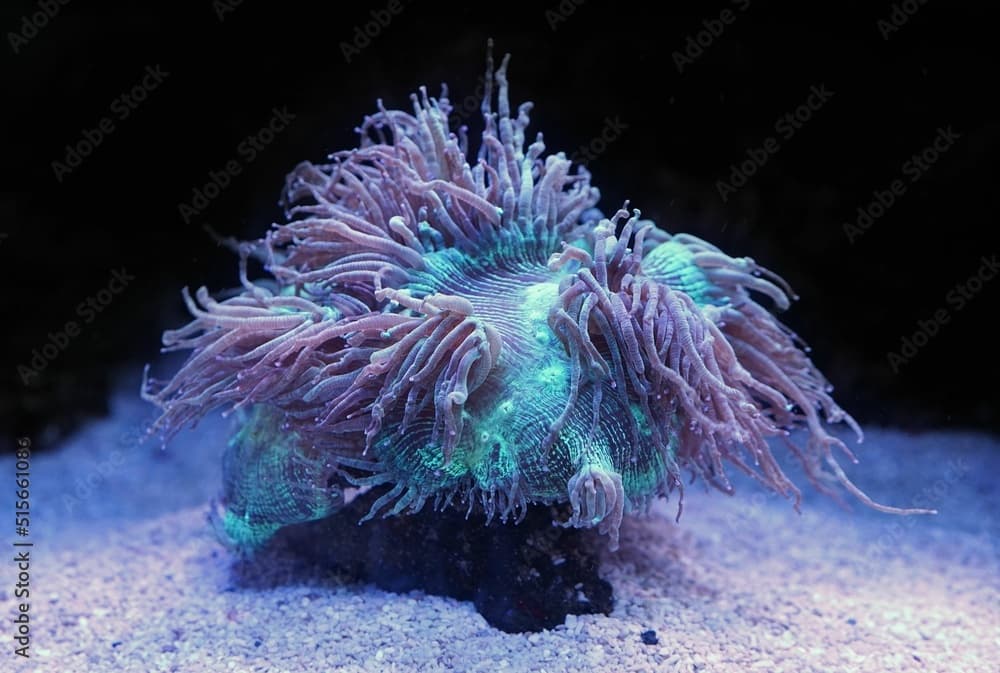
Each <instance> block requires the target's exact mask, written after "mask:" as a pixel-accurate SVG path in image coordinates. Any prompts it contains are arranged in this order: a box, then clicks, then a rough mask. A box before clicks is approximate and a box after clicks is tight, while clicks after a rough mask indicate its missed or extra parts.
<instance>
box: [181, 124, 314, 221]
mask: <svg viewBox="0 0 1000 673" xmlns="http://www.w3.org/2000/svg"><path fill="white" fill-rule="evenodd" d="M294 120H295V115H294V114H292V113H291V112H289V111H288V106H287V105H285V106H282V107H281V109H278V108H276V107H275V108H271V118H270V119H269V120H268V121H267V123H266V124H264V126H262V127H260V128H259V129H257V131H256V132H255V133H252V134H250V135H248V136H247V137H245V138H244V139H243V140H241V141H240V142H239V143H238V144H237V145H236V156H235V157H233V158H232V159H230V160H229V161H227V162H226V163H225V164H223V166H222V168H221V169H219V170H215V169H212V170H210V171H209V172H208V182H206V183H205V184H203V185H201V186H200V187H192V188H191V199H190V200H189V201H181V202H180V203H178V204H177V213H178V214H179V215H180V217H181V220H183V221H184V224H190V222H191V219H192V218H193V217H195V216H197V215H201V214H202V213H203V212H205V210H206V209H207V208H208V206H209V205H211V203H212V201H214V200H215V199H217V198H219V195H220V194H222V192H223V190H225V189H226V188H227V187H229V185H231V184H232V183H233V178H235V177H236V176H237V175H239V174H240V173H242V172H243V169H244V168H246V167H247V166H248V165H250V164H251V163H252V162H253V161H254V160H255V159H256V158H257V156H258V155H259V154H260V153H261V152H262V151H264V148H265V147H267V146H268V145H270V144H271V143H273V142H274V139H275V138H277V137H278V134H280V133H281V132H282V131H284V130H285V129H287V128H288V125H289V124H290V123H291V122H292V121H294Z"/></svg>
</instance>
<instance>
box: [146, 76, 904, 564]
mask: <svg viewBox="0 0 1000 673" xmlns="http://www.w3.org/2000/svg"><path fill="white" fill-rule="evenodd" d="M507 66H508V58H507V57H505V58H504V59H503V61H502V63H501V64H500V66H499V67H498V68H494V64H493V62H492V58H491V57H488V63H487V72H486V94H485V96H484V99H483V102H482V118H483V123H484V130H483V131H482V141H481V143H480V144H479V147H478V150H477V151H476V152H475V154H472V153H471V151H470V147H469V144H470V143H469V138H468V131H467V129H466V128H464V127H463V128H460V129H456V130H450V129H449V128H448V123H447V120H448V116H449V113H450V111H451V106H450V104H449V101H448V96H447V89H446V88H444V89H443V91H442V94H441V96H440V97H438V98H433V97H430V96H428V94H427V92H426V90H425V89H423V88H422V89H420V92H419V94H417V95H413V96H412V97H411V98H412V111H411V112H405V111H399V110H388V109H386V108H385V107H384V106H383V105H382V103H381V101H380V102H379V104H378V112H377V113H376V114H373V115H372V116H369V117H367V118H366V119H365V120H364V122H363V124H362V125H361V127H360V128H359V129H358V130H359V135H360V143H359V147H358V148H356V149H352V150H349V151H344V152H338V153H335V154H333V155H331V156H330V160H329V163H325V164H318V165H317V164H313V163H308V162H306V163H302V164H300V165H299V166H297V167H296V168H295V169H294V170H293V171H292V173H291V174H290V175H289V176H288V179H287V183H286V186H285V190H284V195H283V203H284V204H285V206H286V210H287V215H288V222H287V223H285V224H279V225H275V226H274V228H273V229H272V230H271V231H269V232H268V234H267V235H266V237H264V238H263V239H261V240H259V241H255V242H251V243H244V244H240V246H239V250H240V253H241V264H240V279H241V283H242V291H241V292H240V294H238V295H237V296H232V297H230V298H227V299H225V300H222V301H218V300H216V299H213V298H212V296H211V295H210V294H209V292H208V290H206V289H205V288H204V287H203V288H200V289H198V290H197V291H196V292H195V293H194V296H191V294H190V293H189V291H188V290H187V289H185V290H184V292H183V297H184V301H185V302H186V304H187V307H188V309H189V310H190V312H191V315H192V316H193V320H192V321H191V322H190V323H189V324H187V325H186V326H184V327H181V328H180V329H176V330H170V331H167V332H166V333H165V334H164V337H163V341H164V344H165V349H164V350H165V351H177V350H185V351H190V355H189V357H188V359H187V361H186V363H185V364H184V365H183V366H182V367H181V368H180V370H179V371H177V372H176V374H174V376H173V377H172V378H170V379H169V380H157V379H151V378H149V377H148V372H147V376H146V377H144V382H143V395H144V396H145V397H146V399H148V400H150V401H152V402H153V403H155V404H157V405H158V406H159V407H160V408H161V410H162V414H161V416H160V417H159V419H158V421H157V422H156V424H155V426H154V428H153V429H152V430H151V431H152V432H159V433H161V434H162V435H163V436H164V437H165V438H169V437H171V436H173V435H174V434H175V433H176V432H177V431H179V430H180V429H181V428H183V427H185V426H187V425H190V424H193V423H195V422H196V421H197V420H198V419H199V418H201V417H202V416H204V415H205V414H206V413H207V412H209V411H210V410H212V409H216V408H218V407H224V408H226V409H227V410H228V411H230V412H232V411H237V412H238V413H239V414H240V418H241V419H242V420H241V427H240V430H239V432H237V434H236V435H235V436H234V438H233V440H232V442H231V444H230V446H229V448H228V450H227V453H226V457H225V462H224V473H225V483H224V488H223V496H222V500H221V502H220V506H219V511H218V522H219V525H220V526H221V529H222V531H223V532H224V533H225V535H226V536H227V538H228V539H229V540H230V541H232V543H233V544H234V545H235V546H237V547H239V548H244V549H247V548H254V547H257V546H259V545H260V544H261V543H262V542H263V541H265V540H266V539H267V538H268V537H269V536H270V535H272V534H273V533H274V532H275V531H276V530H278V529H279V528H281V527H282V526H285V525H288V524H292V523H297V522H302V521H308V520H313V519H318V518H322V517H326V516H329V515H331V514H334V513H336V512H337V511H338V509H339V508H340V507H341V506H342V505H343V503H344V489H345V488H359V489H369V488H374V487H382V489H383V491H384V493H382V495H381V497H379V498H378V499H377V500H376V501H375V503H374V505H373V506H372V508H371V511H370V512H369V514H368V517H373V516H376V515H383V516H386V515H396V514H402V513H406V512H412V511H417V510H419V509H421V508H422V507H424V506H425V505H427V504H429V503H430V504H432V505H433V506H434V507H446V506H450V505H459V504H461V505H462V506H464V507H466V508H468V511H469V512H472V511H474V510H475V511H481V512H484V513H485V515H486V517H487V518H488V519H489V518H493V517H499V518H501V519H503V520H507V519H519V518H520V517H523V515H524V512H525V510H526V508H527V507H529V506H530V505H533V504H538V503H542V504H553V503H568V505H569V507H568V509H567V510H566V511H567V512H568V514H567V515H566V516H567V517H568V518H567V520H565V521H562V522H561V523H563V524H565V525H569V526H576V527H595V528H597V530H599V531H600V532H601V533H604V534H607V535H608V536H609V546H610V547H611V548H612V549H614V548H616V547H617V545H618V533H619V527H620V525H621V522H622V518H623V516H624V515H625V514H626V513H630V512H636V511H642V510H644V509H646V508H647V507H648V505H649V503H650V502H651V501H652V500H653V499H654V498H656V497H659V496H669V495H670V494H671V493H672V492H673V491H675V490H677V491H680V492H679V493H678V502H679V503H680V502H681V498H682V495H683V493H682V480H683V479H685V475H687V476H690V477H692V478H694V477H701V478H702V479H703V480H704V481H705V482H707V483H709V484H711V485H713V486H715V487H717V488H718V489H721V490H722V491H725V492H727V493H731V492H732V490H733V488H732V486H731V484H730V482H729V480H728V479H727V476H726V467H727V465H728V466H731V467H734V468H736V469H738V470H740V471H742V472H745V473H747V474H748V475H752V476H753V477H754V478H756V479H757V480H759V481H760V482H761V483H762V484H763V485H764V486H765V487H767V488H769V489H771V490H773V491H775V492H777V493H779V494H782V495H784V496H786V497H789V498H790V499H792V500H794V501H795V503H796V507H797V506H798V501H799V498H800V492H799V490H798V489H797V487H796V486H795V485H794V484H793V483H792V481H791V480H790V479H789V478H788V477H787V476H786V474H785V473H784V472H783V470H782V469H781V467H779V465H778V462H777V461H776V460H775V457H774V455H773V454H772V451H771V448H770V445H769V442H768V440H769V438H774V437H778V438H781V439H782V440H784V444H785V445H786V446H787V447H788V449H789V450H790V451H791V452H792V453H793V454H794V455H795V456H796V457H797V458H798V460H799V462H800V463H801V465H802V467H803V469H804V473H805V475H806V476H807V478H808V479H809V480H810V481H811V482H812V483H813V484H814V485H815V486H816V487H817V488H819V489H821V490H823V491H825V492H828V493H834V492H835V491H834V489H833V487H834V486H835V485H836V484H837V483H839V484H840V485H841V486H843V487H844V488H846V489H847V490H848V491H849V492H851V493H852V494H854V495H855V496H857V497H858V498H859V499H860V500H862V501H863V502H865V503H866V504H868V505H870V506H872V507H876V508H878V509H881V510H883V511H887V512H895V513H904V514H909V513H916V512H920V511H922V510H902V509H896V508H892V507H886V506H883V505H879V504H877V503H875V502H873V501H871V500H870V499H869V498H868V497H867V496H865V495H864V494H863V493H862V492H861V491H860V490H859V489H858V488H856V487H855V486H854V485H853V484H852V483H851V481H850V480H849V479H848V477H847V476H846V475H845V473H844V471H843V470H842V469H841V467H840V466H839V465H838V463H837V459H836V458H837V457H836V455H835V454H837V453H838V452H839V453H840V454H842V456H843V457H846V458H847V459H848V460H851V461H854V460H855V458H854V456H853V455H852V453H851V451H850V450H849V449H848V448H847V447H846V446H845V444H844V443H843V442H842V441H841V440H840V439H838V438H837V437H835V436H834V435H832V434H830V433H829V432H828V431H827V430H826V428H825V424H826V423H844V424H847V425H848V426H849V427H850V428H851V429H853V430H854V432H855V433H856V434H857V437H858V440H859V441H860V439H861V430H860V429H859V427H858V426H857V424H856V423H855V422H854V420H853V419H852V418H851V417H850V416H849V415H848V414H846V413H845V412H844V411H843V410H842V409H841V408H840V407H839V406H837V404H836V403H835V402H834V400H833V399H832V397H831V396H830V393H831V390H832V388H831V386H830V385H829V383H828V382H827V380H826V379H825V378H824V377H823V375H822V374H821V373H820V372H819V371H817V369H816V367H815V366H814V365H813V364H812V362H811V361H810V359H809V357H808V356H807V355H806V349H805V346H804V344H803V343H802V341H801V340H800V339H799V338H798V337H797V336H796V335H795V334H793V333H792V332H791V331H790V330H789V329H788V328H787V327H785V326H784V325H782V324H781V323H780V322H778V320H776V319H775V317H774V315H773V314H772V312H771V311H770V310H768V309H767V308H765V307H764V306H763V305H762V304H761V303H760V302H765V303H770V304H771V305H772V306H773V308H774V309H777V310H784V309H786V308H788V306H789V303H790V300H791V299H793V298H794V296H793V294H792V292H791V291H790V289H789V288H788V286H787V285H786V284H785V283H784V281H782V279H781V278H779V277H778V276H776V275H775V274H773V273H771V272H770V271H768V270H766V269H764V268H763V267H761V266H759V265H758V264H757V263H756V262H754V260H752V259H750V258H746V257H731V256H729V255H727V254H725V253H724V252H722V251H721V250H719V249H718V248H716V247H715V246H713V245H711V244H709V243H707V242H705V241H703V240H700V239H698V238H696V237H694V236H690V235H686V234H677V235H671V234H668V233H667V232H665V231H664V230H662V229H660V228H657V227H656V226H655V225H654V224H653V223H652V222H650V221H648V220H643V219H641V215H640V212H639V211H638V210H629V209H628V204H626V205H625V207H623V208H622V209H620V210H618V211H617V212H615V213H614V214H613V215H612V216H611V217H610V218H606V217H603V216H602V215H600V213H599V212H598V211H597V210H596V209H595V206H596V205H597V203H598V199H599V192H598V190H597V189H596V188H595V187H593V186H591V184H590V174H589V173H588V171H587V170H586V169H585V168H583V167H579V166H578V167H573V166H571V162H570V160H569V159H567V158H566V156H565V155H564V154H563V153H561V152H560V153H556V154H546V153H545V145H544V144H543V141H542V135H541V134H540V133H539V134H537V135H536V136H535V138H534V140H529V139H528V138H527V132H528V121H529V118H528V113H529V111H530V109H531V104H530V103H524V104H522V105H521V106H520V107H519V108H518V109H517V110H516V111H512V109H511V105H510V102H509V97H508V81H507ZM494 105H495V109H494ZM574 168H575V170H574ZM251 257H253V258H256V259H259V260H262V261H263V262H264V266H265V269H266V271H267V272H268V274H269V275H270V278H267V279H263V280H257V281H251V280H250V279H249V277H248V272H247V263H248V259H249V258H251ZM799 428H801V429H802V431H803V432H802V434H804V436H805V441H804V442H802V443H800V444H797V443H795V442H794V441H793V438H792V437H791V436H790V433H791V432H792V431H793V430H795V429H799ZM679 515H680V508H678V516H679Z"/></svg>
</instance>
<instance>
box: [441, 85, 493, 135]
mask: <svg viewBox="0 0 1000 673" xmlns="http://www.w3.org/2000/svg"><path fill="white" fill-rule="evenodd" d="M485 95H486V78H485V77H483V76H482V75H480V76H479V79H477V80H476V86H475V87H474V88H473V89H472V93H470V94H469V95H468V96H466V97H465V98H463V99H462V101H461V102H459V103H455V102H454V101H450V102H451V105H452V107H451V112H450V113H448V128H449V129H457V128H458V127H459V126H461V124H462V122H464V121H465V120H466V119H468V118H469V117H471V116H472V115H473V114H474V113H476V112H479V111H480V110H481V109H482V102H483V96H485Z"/></svg>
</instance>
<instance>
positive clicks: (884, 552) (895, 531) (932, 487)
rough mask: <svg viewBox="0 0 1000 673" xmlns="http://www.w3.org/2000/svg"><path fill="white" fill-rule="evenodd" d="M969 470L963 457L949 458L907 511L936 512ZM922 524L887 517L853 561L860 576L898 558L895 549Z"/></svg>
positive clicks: (906, 518) (912, 518)
mask: <svg viewBox="0 0 1000 673" xmlns="http://www.w3.org/2000/svg"><path fill="white" fill-rule="evenodd" d="M971 470H972V466H971V465H970V464H969V461H968V459H967V458H966V457H964V456H961V455H957V456H954V457H953V458H950V459H949V460H948V462H947V463H945V464H944V465H942V466H941V467H940V468H939V472H938V473H939V474H940V476H939V477H938V479H937V480H936V481H934V483H932V484H928V485H926V486H924V487H923V488H922V489H920V492H919V493H917V494H916V495H915V496H913V498H912V499H911V500H910V502H909V503H908V504H907V505H906V507H909V508H915V509H929V510H936V509H938V508H939V507H940V506H941V505H942V504H943V503H945V502H947V500H948V494H949V493H951V492H952V491H953V490H954V489H955V488H956V487H957V486H958V484H959V483H960V482H962V481H963V480H965V479H966V478H967V477H968V474H969V472H970V471H971ZM922 521H924V518H923V517H921V516H900V517H889V518H887V519H886V523H885V524H884V525H883V526H882V532H881V534H879V535H878V537H876V538H875V539H874V540H872V541H871V542H869V543H868V544H867V545H866V547H865V552H864V554H861V555H859V556H858V557H857V562H858V565H859V566H862V567H861V568H860V570H861V572H864V573H877V572H878V570H879V568H880V567H882V565H883V564H884V559H887V558H892V557H895V556H898V555H899V548H900V547H901V546H902V544H903V543H904V541H905V540H906V538H907V532H908V531H910V530H912V529H914V528H916V527H917V526H918V525H920V523H921V522H922Z"/></svg>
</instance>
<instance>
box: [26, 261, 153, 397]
mask: <svg viewBox="0 0 1000 673" xmlns="http://www.w3.org/2000/svg"><path fill="white" fill-rule="evenodd" d="M134 280H135V276H133V275H132V274H130V273H129V272H128V270H127V269H125V267H122V268H120V269H115V270H114V271H112V272H111V278H109V279H108V282H107V284H106V285H105V286H104V287H103V288H101V289H100V290H98V291H97V292H95V293H94V294H92V295H90V296H89V297H87V298H85V299H84V300H83V301H81V302H80V303H79V304H77V305H76V311H75V314H76V316H77V318H79V319H80V320H79V321H77V320H67V321H66V323H65V324H64V325H63V326H62V327H61V328H59V329H57V330H56V331H54V332H49V333H48V335H46V336H47V338H46V341H45V343H44V344H43V345H41V346H39V347H38V348H34V349H32V351H31V359H30V360H29V361H28V362H27V364H24V363H22V364H19V365H18V366H17V375H18V376H19V377H20V378H21V383H22V384H23V385H26V386H27V385H30V384H31V382H32V380H34V379H35V378H37V377H38V376H39V374H41V373H42V372H44V371H45V370H46V368H47V367H48V366H49V365H50V364H52V362H53V361H54V360H55V359H56V358H58V357H59V354H60V353H62V352H63V351H65V350H66V349H67V348H69V345H70V343H72V341H73V340H74V339H75V338H76V337H78V336H80V334H81V333H82V330H81V327H82V326H83V325H89V324H90V323H92V322H94V320H96V319H97V316H98V315H100V314H101V313H102V312H104V310H105V309H106V308H107V307H108V306H110V305H111V303H112V302H113V301H114V300H115V297H117V296H118V295H120V294H121V293H122V292H124V291H125V289H126V288H127V287H128V286H129V283H131V282H132V281H134Z"/></svg>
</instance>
